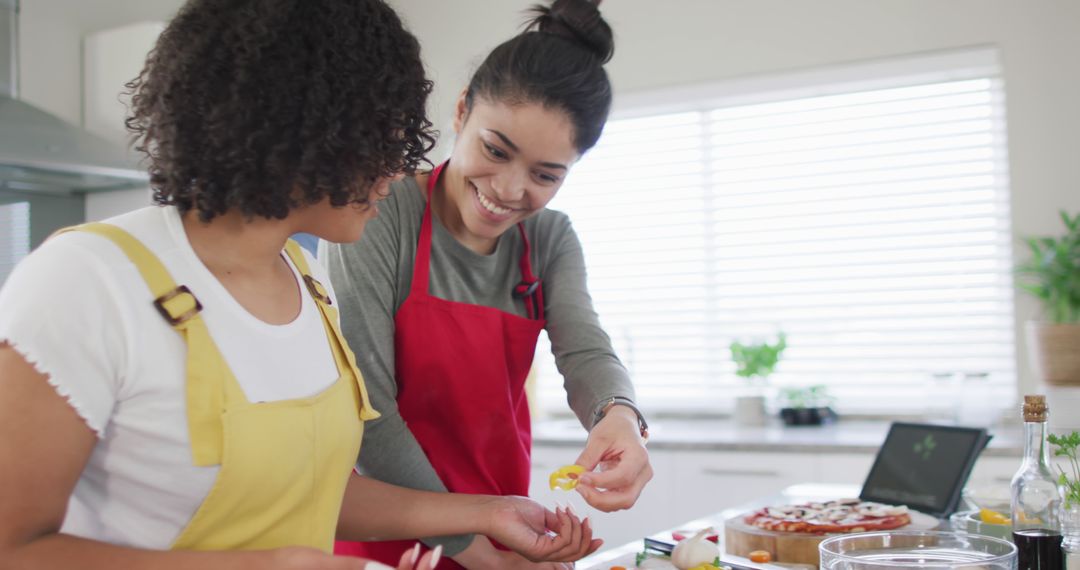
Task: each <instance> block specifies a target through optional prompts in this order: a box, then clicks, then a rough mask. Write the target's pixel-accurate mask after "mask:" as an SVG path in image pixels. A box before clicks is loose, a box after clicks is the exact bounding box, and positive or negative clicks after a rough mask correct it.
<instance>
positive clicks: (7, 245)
mask: <svg viewBox="0 0 1080 570" xmlns="http://www.w3.org/2000/svg"><path fill="white" fill-rule="evenodd" d="M28 253H30V204H28V203H26V202H15V203H13V204H0V285H3V283H4V281H7V277H8V275H10V274H11V271H12V270H13V269H15V265H16V264H17V263H19V261H21V260H22V258H24V257H26V255H27V254H28Z"/></svg>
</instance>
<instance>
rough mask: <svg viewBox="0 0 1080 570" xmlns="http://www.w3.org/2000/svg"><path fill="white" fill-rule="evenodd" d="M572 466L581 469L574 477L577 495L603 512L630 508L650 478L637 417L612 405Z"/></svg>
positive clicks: (650, 471)
mask: <svg viewBox="0 0 1080 570" xmlns="http://www.w3.org/2000/svg"><path fill="white" fill-rule="evenodd" d="M576 463H577V464H578V465H580V466H582V467H584V468H585V473H583V474H581V475H580V476H579V477H578V485H577V487H576V490H577V492H578V493H580V494H581V496H582V497H584V498H585V502H587V503H589V505H591V506H592V507H593V508H596V509H599V510H601V511H604V512H611V511H618V510H621V509H629V508H630V507H632V506H634V503H636V502H637V500H638V497H639V496H641V491H642V489H644V488H645V484H646V483H648V482H649V480H650V479H652V477H653V470H652V466H651V465H650V464H649V452H648V451H647V450H646V449H645V440H643V439H642V437H641V432H640V431H639V428H638V423H637V414H635V413H634V411H633V410H631V409H630V408H627V407H626V406H620V405H615V406H612V407H611V409H610V410H608V413H607V414H606V415H605V416H604V419H602V420H600V422H599V423H598V424H596V425H595V426H593V429H592V431H591V432H589V439H588V441H587V442H586V443H585V450H584V451H582V452H581V455H579V456H578V458H577V462H576ZM598 467H599V469H597V468H598Z"/></svg>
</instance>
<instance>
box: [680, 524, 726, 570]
mask: <svg viewBox="0 0 1080 570" xmlns="http://www.w3.org/2000/svg"><path fill="white" fill-rule="evenodd" d="M711 532H713V529H712V528H705V529H702V530H700V531H698V533H697V534H695V535H694V536H692V537H690V538H688V539H686V540H683V541H682V542H680V543H679V544H676V545H675V550H673V551H672V552H671V563H672V564H674V565H675V567H676V568H678V569H679V570H690V569H691V568H693V567H695V566H700V565H702V564H712V563H713V561H715V560H716V557H717V556H720V548H719V547H718V546H716V544H713V543H712V542H710V541H708V540H706V539H705V537H706V536H707V535H708V534H709V533H711Z"/></svg>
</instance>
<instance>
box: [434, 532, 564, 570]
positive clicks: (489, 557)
mask: <svg viewBox="0 0 1080 570" xmlns="http://www.w3.org/2000/svg"><path fill="white" fill-rule="evenodd" d="M454 562H457V563H458V564H460V565H462V566H464V567H465V568H467V569H468V570H487V569H488V568H498V569H499V570H571V569H572V568H573V567H574V563H573V562H532V561H531V560H529V559H527V558H525V557H524V556H522V555H520V554H518V553H516V552H512V551H506V550H499V549H497V548H495V545H494V544H491V541H490V540H489V539H488V537H486V536H484V535H482V534H478V535H476V537H475V538H473V541H472V543H471V544H469V547H468V548H466V549H465V550H463V551H461V552H460V553H458V554H457V555H456V556H454Z"/></svg>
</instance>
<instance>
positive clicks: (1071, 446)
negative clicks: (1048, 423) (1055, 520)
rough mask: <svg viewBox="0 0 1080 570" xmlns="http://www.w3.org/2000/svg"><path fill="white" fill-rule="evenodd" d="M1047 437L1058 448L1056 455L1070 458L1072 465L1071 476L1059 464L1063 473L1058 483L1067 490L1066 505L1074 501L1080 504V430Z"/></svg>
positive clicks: (1067, 506)
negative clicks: (1079, 453) (1078, 458)
mask: <svg viewBox="0 0 1080 570" xmlns="http://www.w3.org/2000/svg"><path fill="white" fill-rule="evenodd" d="M1046 439H1047V440H1049V441H1050V443H1051V444H1052V445H1053V446H1054V447H1056V448H1057V449H1055V450H1054V457H1066V458H1068V460H1069V465H1070V466H1071V467H1072V477H1069V475H1068V473H1067V472H1066V471H1065V470H1064V469H1062V468H1061V466H1060V465H1059V466H1058V471H1059V472H1060V473H1061V475H1060V476H1059V477H1058V484H1059V485H1061V487H1062V488H1063V489H1064V490H1065V507H1066V508H1069V507H1070V506H1071V505H1072V504H1074V503H1075V504H1077V505H1080V462H1077V459H1076V451H1077V448H1078V447H1080V432H1075V431H1074V432H1072V433H1070V434H1069V435H1063V436H1056V435H1054V434H1050V435H1049V436H1048V437H1047V438H1046Z"/></svg>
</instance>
